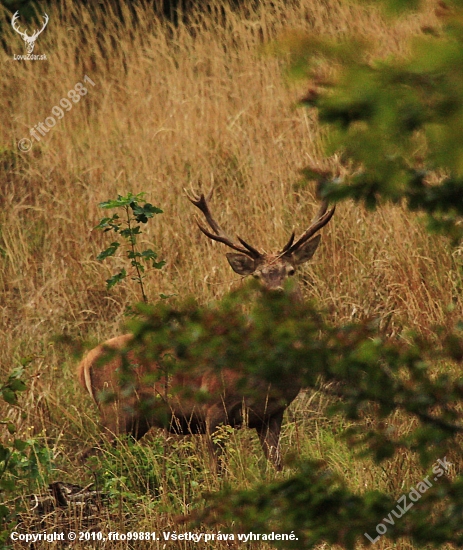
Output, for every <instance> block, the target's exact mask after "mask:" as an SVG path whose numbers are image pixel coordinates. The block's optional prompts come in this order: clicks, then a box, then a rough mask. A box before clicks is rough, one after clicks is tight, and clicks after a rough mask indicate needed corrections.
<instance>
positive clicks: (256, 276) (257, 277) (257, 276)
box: [252, 273, 260, 279]
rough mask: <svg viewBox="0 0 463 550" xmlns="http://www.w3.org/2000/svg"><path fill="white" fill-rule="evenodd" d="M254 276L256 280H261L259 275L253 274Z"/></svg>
mask: <svg viewBox="0 0 463 550" xmlns="http://www.w3.org/2000/svg"><path fill="white" fill-rule="evenodd" d="M252 276H253V277H254V279H259V278H260V276H259V274H258V273H253V274H252Z"/></svg>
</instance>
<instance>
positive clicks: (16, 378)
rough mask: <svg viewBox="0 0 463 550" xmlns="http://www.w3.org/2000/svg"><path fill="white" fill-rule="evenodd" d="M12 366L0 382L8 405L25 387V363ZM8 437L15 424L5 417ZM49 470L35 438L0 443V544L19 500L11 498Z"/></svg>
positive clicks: (0, 423) (48, 458) (0, 394)
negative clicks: (4, 379)
mask: <svg viewBox="0 0 463 550" xmlns="http://www.w3.org/2000/svg"><path fill="white" fill-rule="evenodd" d="M28 362H29V361H28V360H24V365H23V366H20V367H18V368H16V369H14V370H13V371H12V372H11V374H10V375H9V376H8V378H7V379H6V381H5V382H3V383H0V398H1V399H3V400H4V401H5V402H6V403H7V404H8V405H12V406H17V407H18V406H19V397H20V394H21V393H22V392H24V391H25V390H26V389H27V384H26V378H25V366H26V365H27V363H28ZM0 426H4V427H5V428H6V430H7V431H8V433H9V435H10V436H14V434H15V433H16V425H15V423H14V422H12V421H11V420H9V419H8V418H1V419H0ZM50 469H51V456H50V453H49V451H48V449H47V448H46V447H44V446H43V445H41V444H40V443H39V442H38V441H37V440H35V439H32V438H30V439H27V440H24V439H21V438H18V437H15V438H14V439H11V438H9V439H8V440H7V438H6V437H5V438H3V437H2V443H0V503H1V504H0V543H2V542H5V541H7V539H8V538H9V535H10V532H11V527H12V526H13V525H14V524H15V517H16V513H17V512H18V511H19V510H20V508H21V502H20V501H19V500H17V499H15V497H17V496H18V494H19V493H20V488H21V487H26V488H27V489H29V490H30V491H33V490H34V489H35V488H36V487H38V486H40V485H41V484H43V483H44V479H43V472H44V471H45V472H47V471H49V470H50Z"/></svg>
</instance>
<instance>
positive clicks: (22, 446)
mask: <svg viewBox="0 0 463 550" xmlns="http://www.w3.org/2000/svg"><path fill="white" fill-rule="evenodd" d="M13 447H14V448H15V449H16V450H17V451H21V452H22V451H25V450H26V449H27V448H28V447H30V445H29V443H28V442H27V441H23V440H22V439H15V440H14V443H13Z"/></svg>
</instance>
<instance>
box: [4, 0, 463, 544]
mask: <svg viewBox="0 0 463 550" xmlns="http://www.w3.org/2000/svg"><path fill="white" fill-rule="evenodd" d="M66 4H67V8H66V10H64V12H63V15H62V17H61V19H60V16H59V14H58V13H57V11H52V10H50V11H49V13H48V15H49V17H50V23H49V25H48V27H47V29H46V30H45V31H44V32H43V33H42V35H41V36H40V38H39V40H38V41H37V43H36V46H35V51H34V53H36V54H41V53H45V54H46V55H47V61H28V62H26V61H17V60H14V59H13V55H14V54H23V53H24V51H23V44H22V41H21V40H20V38H19V37H18V36H17V35H16V34H15V32H14V31H13V30H12V29H6V31H5V42H6V44H7V49H6V50H3V51H2V52H1V56H2V64H3V73H2V79H1V81H0V121H1V124H0V135H1V142H0V147H1V149H0V166H1V167H2V173H1V175H0V197H1V202H2V208H1V211H0V339H1V349H0V377H4V376H6V375H7V374H8V372H9V371H10V370H11V369H12V367H14V366H15V365H16V364H18V362H19V361H21V360H24V359H25V358H27V359H28V360H30V364H29V367H28V373H29V374H30V378H29V381H28V385H29V389H28V391H27V392H26V395H25V396H24V397H23V399H22V402H21V410H20V409H19V408H14V407H13V408H5V406H4V404H3V403H2V404H1V405H0V406H1V407H2V408H1V409H0V411H1V414H0V418H3V417H4V416H8V417H9V418H11V419H13V420H15V421H17V424H18V426H19V428H20V431H21V434H23V435H24V434H27V435H30V436H35V437H37V438H40V439H41V440H42V441H43V442H44V443H45V444H47V445H48V446H49V447H50V449H53V450H54V452H55V453H56V457H57V458H56V463H57V464H58V465H59V468H60V469H61V472H60V476H61V477H63V476H65V477H67V480H69V481H71V482H75V483H79V482H82V485H84V484H85V483H86V482H87V481H89V480H90V481H91V475H90V474H89V472H88V470H87V469H86V468H83V467H79V468H80V469H79V470H76V467H77V466H76V462H75V457H74V453H75V448H76V446H77V447H79V448H83V447H84V446H86V445H87V444H88V443H89V439H91V440H92V441H95V440H96V437H97V433H98V428H97V427H95V426H94V419H95V418H96V415H95V414H94V411H93V407H92V405H91V403H90V401H89V399H88V396H85V395H84V393H83V392H82V391H81V389H80V388H78V387H77V385H76V380H75V360H74V358H73V357H71V354H70V350H69V348H68V347H65V346H62V345H60V344H57V343H56V342H55V340H54V337H55V336H56V335H63V334H64V335H67V336H70V337H72V338H73V339H74V340H78V341H91V343H92V344H95V343H97V342H101V341H103V340H105V339H107V338H109V337H112V336H115V335H117V334H120V333H121V326H122V324H123V322H124V318H125V317H124V312H125V310H126V306H127V305H129V304H131V303H133V302H134V301H137V300H138V299H139V298H138V295H137V288H136V287H135V285H132V284H131V283H130V278H128V279H127V282H126V283H124V284H123V285H119V286H118V287H116V288H115V289H113V290H111V291H107V290H106V288H105V279H107V278H108V276H109V275H111V274H112V273H113V272H114V270H115V268H117V267H120V265H121V264H119V263H118V262H122V260H118V259H114V261H113V262H112V263H111V262H107V263H106V264H101V263H100V262H98V261H96V259H95V258H96V256H97V254H98V252H99V251H101V250H102V249H103V248H104V247H105V245H106V244H107V241H106V240H105V235H104V234H101V233H97V232H94V231H92V228H93V227H94V226H95V225H96V224H97V222H98V220H99V218H100V217H102V214H101V211H99V210H98V206H97V205H98V203H99V202H101V201H104V200H107V199H108V198H112V197H114V196H115V195H116V194H117V193H121V194H126V193H127V192H129V191H132V192H134V193H138V192H140V191H145V192H146V194H147V199H148V200H150V202H152V203H153V204H155V205H156V206H159V207H161V208H162V209H163V210H164V214H163V215H161V216H157V217H156V219H155V220H154V221H153V222H152V223H151V227H150V228H148V233H147V234H146V235H145V241H146V243H149V244H150V246H153V248H155V249H156V250H157V251H158V252H159V257H161V258H165V259H166V260H167V265H166V266H165V267H164V268H163V269H162V271H160V272H158V271H156V272H154V273H153V274H152V276H151V277H148V278H147V279H146V285H147V293H148V295H149V296H150V297H151V300H152V301H155V300H156V299H157V296H158V295H159V294H160V293H161V292H162V293H164V294H174V295H176V296H186V295H188V294H194V295H195V296H197V297H198V299H199V300H200V302H202V303H208V302H211V301H212V300H214V299H217V298H218V297H220V296H222V295H224V293H226V292H227V291H228V290H229V289H231V288H233V287H234V286H235V285H237V284H239V281H240V279H239V277H238V276H235V275H234V274H233V273H232V272H231V270H230V268H229V266H228V264H227V262H226V259H225V258H224V256H223V254H222V253H221V250H219V246H220V245H218V244H217V245H216V244H212V245H211V243H210V242H206V241H207V240H206V239H204V238H203V237H202V236H201V235H200V233H199V231H198V230H197V228H196V226H195V225H194V223H193V216H192V207H191V205H190V204H189V202H188V200H186V198H185V196H184V194H183V193H182V188H183V187H185V186H189V185H190V184H191V183H193V184H194V185H196V184H197V182H198V181H202V182H203V184H204V187H209V185H210V182H211V180H213V181H214V182H215V185H216V190H217V191H216V196H217V197H218V198H217V203H218V204H220V205H221V206H222V208H223V210H222V211H221V212H217V217H218V219H219V220H220V222H221V223H222V222H223V223H224V225H227V226H229V227H233V228H234V231H236V233H237V234H239V235H240V236H242V237H243V238H245V239H247V238H250V237H252V239H253V242H255V243H256V244H257V243H258V244H259V246H261V247H262V248H263V249H267V250H270V249H274V248H276V247H277V246H278V244H279V243H282V242H286V241H287V239H288V237H289V235H290V233H291V231H292V230H293V228H294V227H299V228H302V227H305V226H307V224H308V221H309V220H310V219H311V217H312V213H313V211H314V209H315V208H316V198H315V197H314V195H313V188H312V187H311V186H307V185H305V184H303V183H302V178H301V175H300V172H299V171H300V169H301V168H303V167H304V166H306V165H309V164H310V165H312V166H315V167H319V168H323V169H325V168H332V169H334V170H341V168H340V167H339V166H338V161H337V159H336V158H330V159H326V158H324V156H323V152H322V144H323V131H322V130H321V129H320V128H319V125H318V123H317V117H316V113H315V112H313V111H311V110H306V109H302V108H295V104H296V102H297V101H298V99H299V98H300V97H301V96H302V95H303V93H304V85H301V84H300V83H294V82H292V81H288V80H287V79H286V78H285V77H284V69H285V60H284V59H281V58H275V57H271V56H268V55H266V54H265V52H264V49H263V47H262V46H263V44H264V43H265V42H267V41H269V40H271V39H274V38H276V37H277V36H279V35H281V34H282V33H286V32H288V31H289V30H292V29H297V30H298V31H300V30H303V31H307V32H310V33H317V34H324V35H330V36H333V37H344V36H348V35H353V36H356V37H360V38H361V39H363V40H368V41H371V43H372V46H373V47H372V52H373V53H372V55H373V54H374V53H377V54H379V55H406V53H407V48H408V46H407V41H408V39H409V38H410V37H412V36H413V35H414V34H416V33H419V32H420V28H421V27H422V26H430V25H432V24H433V23H434V21H433V17H434V16H433V14H432V13H431V11H429V13H428V12H425V13H423V14H421V15H414V16H410V17H408V18H403V19H401V20H399V21H398V22H394V21H389V20H387V19H384V18H383V17H382V16H380V15H379V14H378V12H377V11H376V9H374V8H371V7H368V6H365V7H363V8H359V7H356V6H354V5H351V4H350V3H349V2H348V0H329V1H321V0H300V1H295V2H288V4H287V5H285V3H284V2H283V0H281V1H280V2H277V1H275V0H273V1H272V2H268V4H267V2H266V1H265V0H264V1H262V2H260V7H259V9H258V10H257V11H255V12H253V13H250V14H249V13H248V14H247V16H246V17H244V15H243V14H241V13H240V12H231V11H230V12H227V13H226V19H225V21H222V23H221V24H217V21H214V18H213V17H214V16H213V14H212V15H211V14H208V15H202V14H201V13H200V12H198V13H196V14H195V15H193V17H192V21H191V24H190V26H189V27H186V26H185V25H183V24H180V25H179V26H178V27H177V28H174V27H171V26H169V25H168V24H166V23H163V22H162V21H160V20H158V19H156V18H153V17H152V16H151V15H150V14H148V13H139V23H138V26H137V27H134V26H132V24H131V23H130V20H129V17H128V18H127V22H126V23H125V24H122V23H120V22H119V21H117V20H116V19H115V18H114V17H112V16H110V15H106V16H104V15H101V16H100V19H96V20H95V19H94V18H92V17H91V16H90V14H89V13H88V11H87V10H86V8H85V6H84V5H81V4H79V3H77V2H76V3H71V2H68V3H66ZM1 9H3V8H1ZM324 70H325V71H326V72H329V68H324ZM85 75H87V76H88V77H89V78H90V79H91V80H92V81H93V82H94V83H95V86H94V87H93V86H92V85H91V84H88V83H87V84H84V85H85V86H86V88H87V90H88V93H87V94H86V95H84V96H82V97H81V98H80V101H79V102H78V103H73V104H72V109H71V110H70V111H69V112H66V111H65V112H64V116H63V118H62V119H61V120H56V125H55V126H54V127H53V128H51V129H50V131H49V132H48V133H47V134H46V135H45V136H40V142H35V143H33V147H32V149H31V151H30V152H28V153H20V152H19V151H18V146H17V144H18V141H19V140H21V139H22V138H30V135H29V130H30V129H31V128H33V127H34V126H35V125H37V124H38V123H39V122H43V121H44V120H45V119H46V118H47V117H50V116H53V115H52V108H53V107H54V106H55V105H58V104H59V101H60V99H61V98H63V97H67V93H68V91H69V90H71V89H72V88H74V86H75V85H76V83H78V82H83V79H84V76H85ZM55 118H56V117H55ZM243 197H245V200H243ZM225 220H226V222H225ZM458 254H460V252H459V251H457V252H454V251H452V250H451V249H450V247H449V246H448V245H447V243H446V241H445V240H444V239H442V238H439V237H432V236H429V235H428V234H427V233H426V231H425V229H424V227H423V226H422V225H421V224H420V221H419V220H418V219H417V218H416V217H415V216H410V215H409V214H406V213H405V211H404V210H403V209H402V208H401V207H399V206H395V207H393V206H383V207H381V208H380V209H378V210H377V211H376V212H367V211H365V210H364V209H363V208H362V207H359V206H358V205H356V204H354V203H350V202H349V203H347V202H346V203H343V204H341V205H340V206H339V207H338V209H337V213H336V216H335V217H334V218H333V220H332V221H331V223H330V225H329V226H328V228H327V229H326V230H325V232H324V236H323V240H322V244H321V246H320V248H319V250H318V254H317V256H316V258H315V260H314V262H313V263H311V264H310V266H309V267H307V269H306V270H305V272H304V273H303V275H302V282H303V292H304V295H305V297H312V298H313V299H314V300H315V301H316V302H317V304H318V305H319V306H320V307H321V308H324V309H326V310H327V315H329V316H330V317H331V319H332V320H333V321H336V322H345V321H348V320H349V319H357V318H363V317H365V316H378V317H379V318H380V320H381V323H382V327H383V329H384V330H386V331H388V333H389V334H391V335H393V336H396V337H397V338H400V337H403V336H405V332H406V330H407V329H410V328H411V329H416V330H418V331H424V332H427V333H431V332H432V330H433V326H434V325H435V324H436V323H443V322H446V323H448V322H451V321H452V317H451V316H448V315H447V316H445V313H446V312H447V311H448V310H449V308H450V309H451V308H454V310H455V312H459V311H461V306H462V298H461V288H462V280H461V274H460V272H459V271H458V270H457V269H456V268H455V260H456V257H457V255H458ZM171 299H172V300H175V299H176V298H175V296H174V297H173V298H171ZM324 400H325V398H324V397H321V396H319V395H315V396H307V397H306V398H301V399H299V400H297V401H296V403H295V404H294V405H293V406H292V408H291V412H290V414H289V418H288V422H287V424H286V426H284V434H283V437H284V438H285V443H284V446H285V447H286V446H288V447H292V448H293V449H294V452H295V454H296V455H298V456H316V457H319V456H323V458H324V459H326V460H327V461H328V462H329V464H330V466H331V467H332V468H333V469H336V470H338V471H339V472H340V473H341V474H342V475H345V474H346V472H347V473H349V474H350V475H349V483H351V484H352V485H353V486H354V487H358V488H359V490H362V489H363V488H365V487H368V488H372V487H378V488H385V487H388V486H389V484H390V483H391V478H393V479H400V480H401V481H400V483H399V485H400V484H402V486H404V487H408V486H409V485H411V484H412V483H414V482H415V481H416V479H415V477H416V476H415V473H416V472H415V473H414V471H413V469H414V463H413V462H407V459H406V457H405V459H402V461H400V460H398V459H397V460H396V461H391V462H390V463H389V465H388V467H387V469H386V470H384V471H383V470H381V469H378V468H376V467H373V466H371V465H370V464H369V463H367V462H366V461H365V463H364V464H362V465H361V466H360V464H361V463H360V462H356V463H355V464H354V463H353V462H352V457H351V455H350V454H349V453H350V452H349V450H348V449H347V448H346V447H345V446H344V444H341V443H340V442H339V440H336V439H335V438H336V435H334V434H336V433H339V431H340V430H341V428H342V423H341V422H340V423H339V424H337V423H334V420H330V421H328V420H327V419H326V418H325V417H324V414H323V410H324ZM87 411H89V412H88V414H87ZM393 429H397V430H401V431H404V432H406V431H407V429H408V428H407V426H406V425H403V424H402V423H401V422H400V418H398V419H397V425H396V426H394V427H393ZM89 431H90V435H89ZM222 436H223V437H229V435H228V434H225V435H224V434H222ZM233 437H235V436H233ZM236 437H238V439H239V442H238V443H237V444H236V445H235V447H234V448H235V450H234V451H233V445H231V447H232V448H231V450H230V451H229V453H230V457H229V460H230V466H229V471H228V472H227V475H228V476H229V477H228V479H229V481H230V482H232V483H235V484H236V485H237V486H246V485H247V484H249V483H252V481H254V479H256V478H259V477H260V476H263V475H267V476H269V477H272V476H274V475H276V474H275V473H272V472H270V471H267V472H266V473H265V474H264V473H262V472H259V470H258V468H257V466H256V467H254V469H252V468H251V466H250V464H255V463H256V462H257V459H255V458H254V455H255V454H257V452H258V451H257V450H256V449H257V447H256V442H255V441H254V440H252V439H250V438H249V437H248V436H247V435H238V436H236ZM171 444H172V445H179V444H178V442H175V441H174V442H172V441H171ZM188 445H191V446H192V447H193V450H191V448H190V447H188ZM180 447H181V445H180ZM200 451H201V447H200V444H199V443H196V442H195V443H188V442H187V443H184V447H183V453H184V454H183V461H184V462H183V465H182V466H179V467H178V469H179V472H180V474H179V476H180V477H179V478H178V479H180V481H179V482H178V486H177V488H176V491H174V496H172V495H171V496H168V495H166V494H164V498H165V499H166V500H165V501H164V508H163V510H164V511H163V512H159V516H156V517H154V515H153V512H152V508H150V506H148V505H146V507H144V508H143V506H140V508H139V509H138V512H139V516H138V517H137V520H136V522H133V517H132V520H129V518H128V516H127V517H126V516H124V515H123V514H122V512H120V515H119V516H114V515H109V513H108V517H107V518H102V522H103V523H104V524H105V525H106V527H105V529H106V530H107V531H109V530H110V529H109V526H110V525H112V526H113V527H114V526H115V525H116V526H117V527H118V529H117V530H119V531H128V530H135V529H140V530H144V531H145V530H149V531H153V530H160V529H165V530H169V529H171V530H173V529H175V528H176V526H175V525H174V524H173V523H172V518H173V517H174V516H175V515H176V514H177V513H185V512H187V511H188V510H189V509H190V503H191V501H192V500H193V499H194V498H199V495H200V493H201V491H202V490H203V489H205V488H209V489H214V488H217V487H218V486H220V484H221V480H220V479H218V478H217V477H215V476H213V474H212V473H211V474H210V475H208V474H207V468H203V471H205V472H206V473H203V474H201V476H200V477H199V478H198V479H200V482H199V483H200V485H201V486H200V489H201V490H200V491H195V489H194V487H195V485H194V484H192V479H196V478H194V475H195V474H194V470H195V467H196V466H197V462H195V460H199V459H198V458H194V457H197V456H198V453H200ZM147 452H149V450H147ZM199 456H203V455H201V454H199ZM132 458H133V456H132V455H131V454H130V452H129V451H127V455H126V456H125V457H124V458H123V459H121V463H122V462H124V463H127V464H130V460H131V459H132ZM150 460H151V461H152V463H153V468H158V471H160V470H161V469H162V468H161V467H160V464H161V463H162V456H161V457H159V456H154V454H153V456H150ZM186 465H189V466H190V467H191V471H192V472H193V473H191V474H188V475H186V474H184V472H185V470H186V469H187V468H188V466H186ZM182 476H183V477H182ZM83 480H85V481H83ZM195 483H196V486H197V485H198V482H197V481H195ZM170 491H171V492H172V489H170ZM169 499H170V500H169ZM167 501H169V506H167ZM130 521H132V523H133V525H132V527H131V528H130V529H129V526H130ZM105 522H106V523H105ZM145 527H146V529H145ZM113 530H116V529H113ZM377 546H378V548H390V546H388V543H387V541H382V540H381V541H380V542H379V543H378V545H377ZM77 547H78V546H76V548H77ZM84 547H85V548H87V547H88V545H87V546H85V545H84V546H82V548H84ZM112 547H113V548H116V547H117V546H116V545H113V546H112ZM120 547H121V548H123V547H124V548H125V547H126V545H125V544H124V545H122V546H120ZM154 547H155V546H153V548H154ZM184 547H185V548H187V546H184ZM216 547H217V548H219V547H220V546H216ZM224 547H225V544H224ZM397 547H398V546H397ZM404 547H411V546H401V548H404Z"/></svg>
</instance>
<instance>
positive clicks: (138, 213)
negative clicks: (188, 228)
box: [130, 202, 163, 223]
mask: <svg viewBox="0 0 463 550" xmlns="http://www.w3.org/2000/svg"><path fill="white" fill-rule="evenodd" d="M130 207H131V208H132V210H133V214H134V216H135V219H136V220H137V222H138V223H147V222H148V219H149V218H152V217H153V216H154V215H155V214H162V213H163V210H161V209H160V208H157V207H156V206H153V205H152V204H151V203H149V202H147V203H146V204H145V205H143V206H140V205H138V204H136V203H135V202H133V203H132V204H131V205H130Z"/></svg>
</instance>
